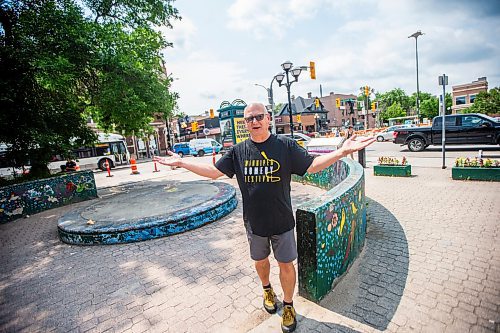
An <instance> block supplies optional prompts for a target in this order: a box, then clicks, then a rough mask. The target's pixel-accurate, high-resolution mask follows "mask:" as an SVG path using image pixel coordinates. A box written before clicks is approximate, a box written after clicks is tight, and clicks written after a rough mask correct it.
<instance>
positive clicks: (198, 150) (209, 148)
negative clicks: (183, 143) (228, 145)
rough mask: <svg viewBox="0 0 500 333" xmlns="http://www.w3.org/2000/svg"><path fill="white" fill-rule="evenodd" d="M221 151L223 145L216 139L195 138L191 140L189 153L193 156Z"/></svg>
mask: <svg viewBox="0 0 500 333" xmlns="http://www.w3.org/2000/svg"><path fill="white" fill-rule="evenodd" d="M214 149H215V153H216V154H217V153H219V152H220V150H221V149H222V145H221V144H220V143H218V142H217V141H215V140H214V139H193V140H191V141H189V153H190V154H191V155H193V156H200V157H202V156H204V155H205V154H212V152H213V150H214Z"/></svg>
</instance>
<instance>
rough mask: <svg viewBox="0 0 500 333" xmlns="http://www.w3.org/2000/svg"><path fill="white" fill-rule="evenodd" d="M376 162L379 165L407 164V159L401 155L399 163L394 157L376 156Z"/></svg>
mask: <svg viewBox="0 0 500 333" xmlns="http://www.w3.org/2000/svg"><path fill="white" fill-rule="evenodd" d="M378 164H379V165H407V164H408V161H407V160H406V157H404V156H403V159H402V160H401V163H399V160H398V159H397V158H395V157H387V156H381V157H379V158H378Z"/></svg>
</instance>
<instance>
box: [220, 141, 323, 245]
mask: <svg viewBox="0 0 500 333" xmlns="http://www.w3.org/2000/svg"><path fill="white" fill-rule="evenodd" d="M313 159H314V157H312V156H311V155H309V154H308V153H307V151H306V150H305V149H304V148H302V147H301V146H299V145H298V144H297V143H296V142H295V141H294V140H292V139H290V138H287V137H284V136H281V135H278V136H277V135H271V136H270V137H269V138H268V139H267V140H266V141H264V142H262V143H256V142H253V141H252V140H251V139H247V140H245V141H243V142H240V143H239V144H237V145H235V146H234V147H233V148H232V149H231V150H230V151H229V152H228V153H227V154H225V155H224V156H223V157H222V158H221V159H220V160H219V161H218V162H217V163H216V165H215V166H216V168H217V169H219V171H221V172H222V173H224V174H225V175H227V176H228V177H229V178H233V176H234V175H236V179H237V180H238V185H239V187H240V190H241V195H242V196H243V218H244V219H245V220H247V221H248V222H249V223H250V226H251V228H252V232H253V233H254V234H256V235H259V236H264V237H267V236H272V235H279V234H282V233H284V232H286V231H288V230H291V229H293V227H294V226H295V221H294V219H293V212H292V202H291V199H290V181H291V178H292V174H297V175H300V176H303V175H304V174H305V173H306V171H307V169H308V168H309V166H310V165H311V163H312V161H313Z"/></svg>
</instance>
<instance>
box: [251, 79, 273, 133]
mask: <svg viewBox="0 0 500 333" xmlns="http://www.w3.org/2000/svg"><path fill="white" fill-rule="evenodd" d="M274 80H276V76H275V77H273V79H272V80H271V83H270V84H269V88H267V87H265V86H263V85H261V84H258V83H254V85H256V86H259V87H262V88H264V89H266V91H267V98H268V101H269V105H271V116H272V119H271V123H272V129H271V132H272V133H273V134H276V119H274V98H273V82H274Z"/></svg>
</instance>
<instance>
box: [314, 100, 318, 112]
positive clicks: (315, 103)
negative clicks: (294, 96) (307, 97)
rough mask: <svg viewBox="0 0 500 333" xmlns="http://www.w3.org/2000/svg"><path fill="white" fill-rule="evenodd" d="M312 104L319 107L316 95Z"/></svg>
mask: <svg viewBox="0 0 500 333" xmlns="http://www.w3.org/2000/svg"><path fill="white" fill-rule="evenodd" d="M314 106H315V107H316V109H319V98H318V97H316V98H315V99H314Z"/></svg>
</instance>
